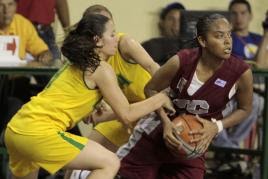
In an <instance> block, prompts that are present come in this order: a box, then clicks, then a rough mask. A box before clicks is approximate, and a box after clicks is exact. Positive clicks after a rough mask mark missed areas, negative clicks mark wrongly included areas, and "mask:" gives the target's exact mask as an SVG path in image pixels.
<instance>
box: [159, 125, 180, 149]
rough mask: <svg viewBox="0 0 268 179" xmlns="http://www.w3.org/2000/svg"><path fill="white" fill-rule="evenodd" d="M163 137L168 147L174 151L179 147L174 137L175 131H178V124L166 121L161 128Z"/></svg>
mask: <svg viewBox="0 0 268 179" xmlns="http://www.w3.org/2000/svg"><path fill="white" fill-rule="evenodd" d="M163 130H164V131H163V138H164V141H165V143H166V145H167V147H168V148H169V149H171V150H172V151H174V152H176V151H177V150H178V149H179V148H180V145H181V144H180V142H179V141H178V140H177V139H176V136H175V133H178V132H179V131H178V126H175V124H173V123H172V122H171V121H170V122H167V123H166V124H165V125H164V128H163Z"/></svg>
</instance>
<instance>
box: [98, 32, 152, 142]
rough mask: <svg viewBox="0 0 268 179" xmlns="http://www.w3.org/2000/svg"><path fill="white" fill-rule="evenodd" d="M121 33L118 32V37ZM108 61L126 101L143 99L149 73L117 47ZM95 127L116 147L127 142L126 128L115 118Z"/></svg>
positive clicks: (149, 77) (132, 101) (149, 76)
mask: <svg viewBox="0 0 268 179" xmlns="http://www.w3.org/2000/svg"><path fill="white" fill-rule="evenodd" d="M123 35H124V34H122V33H119V34H118V36H119V38H120V37H122V36H123ZM108 63H109V64H110V65H111V66H112V68H113V69H114V71H115V73H116V75H117V79H118V83H119V85H120V87H121V89H122V91H123V93H124V95H125V96H126V97H127V99H128V101H129V102H130V103H134V102H138V101H141V100H144V99H145V95H144V87H145V85H146V84H147V83H148V81H149V80H150V79H151V75H150V73H148V72H147V71H146V70H145V69H144V68H143V67H142V66H140V65H139V64H136V63H130V62H127V61H125V60H124V59H123V58H122V56H121V54H120V51H119V49H117V52H116V54H115V55H114V56H112V57H110V58H109V60H108ZM95 129H96V130H97V131H98V132H100V133H101V134H102V135H103V136H105V137H106V138H107V139H108V140H109V141H111V142H112V143H113V144H115V145H116V146H118V147H119V146H121V145H122V144H124V143H125V142H127V140H128V137H129V134H128V132H127V130H126V128H125V127H124V126H123V124H122V123H121V122H119V121H117V120H113V121H108V122H103V123H100V124H98V125H97V126H96V127H95Z"/></svg>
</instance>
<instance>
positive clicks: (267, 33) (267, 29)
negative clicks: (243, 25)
mask: <svg viewBox="0 0 268 179" xmlns="http://www.w3.org/2000/svg"><path fill="white" fill-rule="evenodd" d="M263 31H264V33H263V37H262V41H261V43H260V45H259V48H258V51H257V54H256V56H255V61H256V63H257V67H258V68H266V69H267V68H268V10H267V11H266V19H265V21H264V22H263Z"/></svg>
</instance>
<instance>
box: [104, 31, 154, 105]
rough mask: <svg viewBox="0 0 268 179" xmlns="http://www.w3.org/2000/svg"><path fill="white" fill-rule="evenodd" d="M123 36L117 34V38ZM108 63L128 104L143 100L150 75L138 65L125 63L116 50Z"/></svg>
mask: <svg viewBox="0 0 268 179" xmlns="http://www.w3.org/2000/svg"><path fill="white" fill-rule="evenodd" d="M123 35H124V34H122V33H119V34H118V36H119V38H120V37H122V36H123ZM108 63H109V64H110V65H111V66H112V68H113V69H114V71H115V73H116V75H117V79H118V83H119V85H120V88H121V89H122V91H123V93H124V94H125V96H126V97H127V99H128V101H129V102H130V103H134V102H138V101H141V100H143V99H145V95H144V91H143V90H144V87H145V85H146V84H147V82H148V81H149V80H150V79H151V75H150V73H148V72H147V71H146V70H145V69H144V68H142V66H140V65H139V64H136V63H131V62H127V61H125V60H124V59H123V58H122V56H121V54H120V52H119V50H118V49H117V52H116V54H115V55H114V56H112V57H110V58H109V60H108Z"/></svg>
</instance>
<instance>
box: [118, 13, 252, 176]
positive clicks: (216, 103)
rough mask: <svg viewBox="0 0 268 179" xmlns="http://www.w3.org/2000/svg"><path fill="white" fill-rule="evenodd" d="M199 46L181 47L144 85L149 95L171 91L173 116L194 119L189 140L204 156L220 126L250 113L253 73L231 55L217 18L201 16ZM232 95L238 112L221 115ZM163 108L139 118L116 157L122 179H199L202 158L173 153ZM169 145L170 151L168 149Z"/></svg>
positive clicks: (227, 30)
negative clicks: (194, 127)
mask: <svg viewBox="0 0 268 179" xmlns="http://www.w3.org/2000/svg"><path fill="white" fill-rule="evenodd" d="M196 27H197V42H198V44H199V48H193V49H184V50H181V51H179V52H178V53H177V54H176V55H175V56H173V57H171V58H170V59H169V60H168V62H167V63H166V64H165V65H164V66H162V67H161V68H160V70H159V71H157V72H156V74H155V75H154V76H153V78H152V79H151V81H150V82H149V83H148V84H147V86H146V88H145V91H146V94H147V96H151V95H153V94H155V93H156V92H157V91H161V90H163V89H166V88H168V87H170V89H171V91H170V97H171V99H172V101H173V103H174V106H175V108H176V112H177V114H176V115H179V114H180V113H188V114H193V115H198V116H199V117H198V119H199V120H200V122H201V123H202V124H203V129H201V130H199V131H192V132H191V134H200V135H199V137H197V138H196V139H194V140H192V142H196V143H197V150H198V151H200V152H205V151H206V150H207V148H208V146H209V144H210V142H211V140H212V139H213V138H214V137H215V136H216V135H217V133H218V132H220V131H221V130H222V129H223V128H229V127H232V126H234V125H236V124H238V123H239V122H241V121H242V120H243V119H244V118H245V117H247V116H248V114H249V113H250V111H251V100H252V72H251V70H250V69H249V66H248V65H247V64H246V63H244V62H243V61H242V60H238V59H237V58H236V57H235V56H233V55H232V54H231V51H232V38H231V26H230V24H229V22H228V21H227V19H226V18H225V17H224V16H222V15H219V14H212V15H209V16H206V17H203V18H200V19H199V21H198V23H197V25H196ZM233 97H235V98H236V100H237V101H238V107H237V109H236V110H235V111H234V112H233V113H231V114H230V115H229V116H227V117H224V118H223V116H222V110H223V109H224V108H225V106H226V103H227V102H228V101H229V100H230V99H231V98H233ZM171 120H172V118H171V117H169V116H168V115H167V114H166V113H165V112H164V111H163V110H162V109H159V110H158V115H156V114H152V115H151V116H149V117H147V118H146V119H142V120H140V122H139V123H138V124H137V126H136V127H135V129H134V132H133V134H132V136H131V137H130V139H129V142H128V143H127V144H126V145H124V146H122V147H121V148H120V149H119V150H118V152H117V154H118V156H119V157H120V158H121V168H120V171H119V174H120V176H121V177H122V178H123V179H125V178H126V179H137V178H139V179H158V178H161V179H172V178H176V179H202V178H203V177H204V174H205V166H204V160H205V158H204V155H203V156H201V157H197V158H194V159H189V160H186V159H182V158H180V157H178V156H175V155H173V154H172V153H173V152H172V151H175V150H176V149H178V148H179V147H180V143H179V142H178V141H177V140H176V139H175V137H174V136H173V131H174V130H175V126H174V125H173V124H172V122H171ZM167 146H168V147H167Z"/></svg>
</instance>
